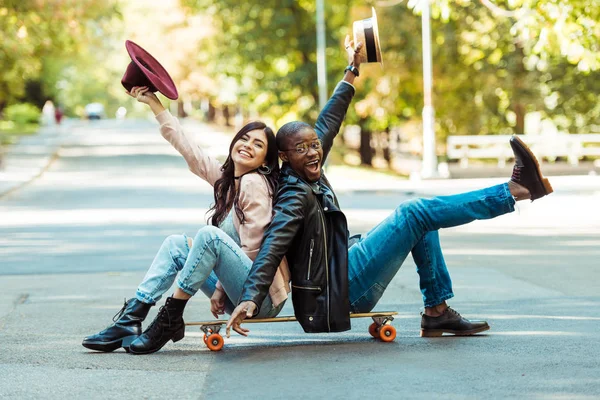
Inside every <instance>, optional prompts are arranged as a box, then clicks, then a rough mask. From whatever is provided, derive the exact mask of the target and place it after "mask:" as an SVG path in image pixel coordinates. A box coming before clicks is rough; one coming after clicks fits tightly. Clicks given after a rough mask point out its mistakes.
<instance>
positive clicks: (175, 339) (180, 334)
mask: <svg viewBox="0 0 600 400" xmlns="http://www.w3.org/2000/svg"><path fill="white" fill-rule="evenodd" d="M184 337H185V327H184V328H183V329H181V330H179V331H177V332H175V335H173V337H172V338H171V339H169V340H172V341H173V343H176V342H179V341H180V340H181V339H183V338H184ZM169 340H166V341H165V342H164V343H163V344H161V345H160V346H158V347H155V348H153V349H150V350H143V351H136V350H135V349H134V348H132V347H129V351H128V353H131V354H135V355H143V354H152V353H156V352H157V351H159V350H160V349H162V348H163V347H164V346H165V345H166V344H167V343H169Z"/></svg>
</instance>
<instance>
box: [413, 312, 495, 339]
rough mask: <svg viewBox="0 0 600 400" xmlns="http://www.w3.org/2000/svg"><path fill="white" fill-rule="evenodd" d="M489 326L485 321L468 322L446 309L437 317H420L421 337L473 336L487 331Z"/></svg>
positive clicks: (423, 315)
mask: <svg viewBox="0 0 600 400" xmlns="http://www.w3.org/2000/svg"><path fill="white" fill-rule="evenodd" d="M488 329H490V326H489V325H488V323H487V322H485V321H469V320H468V319H466V318H463V317H462V316H461V315H460V314H459V313H457V312H456V311H454V310H453V309H451V308H450V307H448V308H447V309H446V311H444V313H443V314H442V315H440V316H439V317H430V316H428V315H425V314H422V316H421V336H422V337H438V336H442V335H443V334H444V333H451V334H453V335H457V336H468V335H474V334H476V333H479V332H483V331H487V330H488Z"/></svg>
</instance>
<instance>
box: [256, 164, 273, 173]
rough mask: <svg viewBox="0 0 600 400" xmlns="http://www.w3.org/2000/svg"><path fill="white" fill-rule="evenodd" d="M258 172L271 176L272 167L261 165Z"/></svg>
mask: <svg viewBox="0 0 600 400" xmlns="http://www.w3.org/2000/svg"><path fill="white" fill-rule="evenodd" d="M258 172H260V173H261V174H263V175H269V174H270V173H271V167H269V166H268V165H261V166H260V167H258Z"/></svg>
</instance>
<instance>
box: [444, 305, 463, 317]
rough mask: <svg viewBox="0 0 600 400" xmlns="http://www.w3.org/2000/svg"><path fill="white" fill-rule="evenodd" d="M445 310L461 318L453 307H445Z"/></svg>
mask: <svg viewBox="0 0 600 400" xmlns="http://www.w3.org/2000/svg"><path fill="white" fill-rule="evenodd" d="M446 312H449V313H450V314H452V315H454V316H456V317H458V318H462V317H461V315H460V314H459V313H458V311H456V310H455V309H453V308H451V307H448V308H447V309H446Z"/></svg>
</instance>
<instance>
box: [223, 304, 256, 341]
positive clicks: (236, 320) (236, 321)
mask: <svg viewBox="0 0 600 400" xmlns="http://www.w3.org/2000/svg"><path fill="white" fill-rule="evenodd" d="M255 310H256V304H254V302H252V301H244V302H242V303H240V304H239V305H238V306H237V307H236V308H235V310H233V313H231V317H229V321H227V329H226V333H227V337H229V336H230V331H231V328H233V330H234V331H236V332H237V333H239V334H240V335H242V336H248V332H250V331H249V330H248V329H245V328H242V327H241V325H240V324H241V323H242V321H243V320H245V319H246V318H252V316H253V315H254V311H255Z"/></svg>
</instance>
